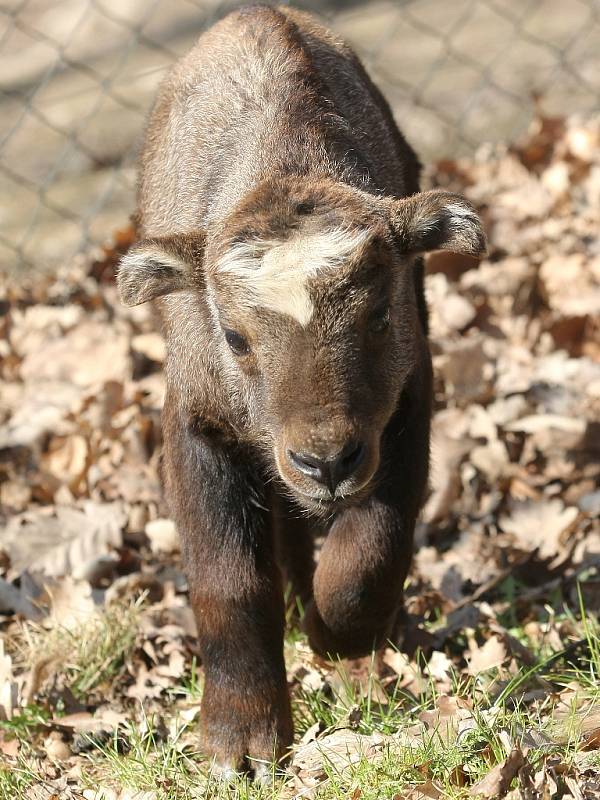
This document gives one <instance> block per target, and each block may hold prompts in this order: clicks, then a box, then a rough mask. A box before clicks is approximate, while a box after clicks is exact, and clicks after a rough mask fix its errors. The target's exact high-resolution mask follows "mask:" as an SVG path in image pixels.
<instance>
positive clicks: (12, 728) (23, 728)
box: [0, 704, 51, 739]
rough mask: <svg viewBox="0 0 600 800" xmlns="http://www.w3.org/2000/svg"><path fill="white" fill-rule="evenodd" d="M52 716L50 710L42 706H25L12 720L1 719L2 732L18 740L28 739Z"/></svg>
mask: <svg viewBox="0 0 600 800" xmlns="http://www.w3.org/2000/svg"><path fill="white" fill-rule="evenodd" d="M50 716H51V715H50V712H49V711H48V709H46V708H43V707H42V706H40V705H36V704H33V705H29V706H24V707H23V708H22V709H21V712H20V713H19V714H14V715H13V716H12V718H11V719H0V730H3V731H6V732H7V733H8V734H9V735H12V736H13V737H15V738H17V739H26V738H27V737H28V736H29V735H30V734H31V732H32V731H34V730H35V729H36V728H38V727H39V726H40V725H44V723H46V722H47V721H48V720H49V719H50Z"/></svg>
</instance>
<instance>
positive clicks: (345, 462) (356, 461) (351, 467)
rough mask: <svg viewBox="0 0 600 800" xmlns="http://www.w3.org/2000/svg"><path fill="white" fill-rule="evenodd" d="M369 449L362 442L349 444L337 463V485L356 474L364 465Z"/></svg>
mask: <svg viewBox="0 0 600 800" xmlns="http://www.w3.org/2000/svg"><path fill="white" fill-rule="evenodd" d="M366 452H367V448H366V447H365V445H364V444H363V443H362V442H349V443H348V444H347V445H346V446H345V447H344V449H343V450H342V451H341V453H340V454H339V456H338V457H337V459H336V461H335V477H336V484H338V483H341V481H343V480H344V478H347V477H348V476H349V475H351V474H352V473H353V472H355V471H356V470H357V469H358V467H359V465H360V464H361V463H362V461H363V459H364V457H365V454H366Z"/></svg>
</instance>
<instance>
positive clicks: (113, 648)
mask: <svg viewBox="0 0 600 800" xmlns="http://www.w3.org/2000/svg"><path fill="white" fill-rule="evenodd" d="M139 612H140V603H134V604H127V605H114V606H111V607H109V608H108V609H106V610H99V611H98V612H96V613H94V614H92V615H91V616H90V617H88V618H86V620H85V622H82V624H81V625H77V626H75V627H72V628H64V627H61V626H58V625H57V626H53V627H52V628H49V629H48V628H46V627H44V626H42V625H36V624H35V623H31V622H28V623H25V624H24V625H23V626H22V628H21V630H20V633H19V634H18V635H17V636H16V637H14V638H13V640H12V641H11V642H10V648H11V650H12V651H13V654H14V659H15V663H16V664H17V665H18V664H19V663H21V664H23V665H27V666H29V667H31V665H33V671H34V673H35V676H36V683H37V684H38V685H40V686H43V685H44V683H45V682H46V680H47V679H48V678H50V677H51V678H52V681H53V683H54V684H55V685H58V684H62V685H64V686H67V687H68V688H69V690H70V691H71V692H72V693H73V695H74V696H75V697H76V698H79V699H85V698H86V697H87V696H88V695H89V694H90V693H91V692H92V691H93V690H95V689H97V688H98V687H99V686H100V685H102V684H105V683H107V682H109V681H111V680H113V679H114V678H115V676H116V675H117V674H118V673H119V671H120V670H121V668H122V666H123V664H124V662H125V659H126V657H127V655H128V654H129V653H130V652H131V651H132V649H133V646H134V643H135V638H136V634H137V630H138V617H139Z"/></svg>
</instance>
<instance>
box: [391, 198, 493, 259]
mask: <svg viewBox="0 0 600 800" xmlns="http://www.w3.org/2000/svg"><path fill="white" fill-rule="evenodd" d="M391 223H392V229H393V231H394V233H395V234H396V237H397V240H398V243H399V245H400V249H401V251H402V252H403V253H407V254H409V253H411V254H412V253H424V252H426V251H428V250H451V251H452V252H454V253H464V254H465V255H469V256H481V255H484V254H485V252H486V241H485V234H484V232H483V228H482V225H481V220H480V219H479V215H478V214H477V212H476V211H475V209H474V208H473V206H472V205H471V204H470V203H469V202H468V201H467V200H465V199H464V197H461V196H460V195H459V194H454V193H453V192H444V191H440V190H434V191H431V192H420V193H418V194H415V195H412V197H405V198H403V199H401V200H394V202H393V204H392V211H391Z"/></svg>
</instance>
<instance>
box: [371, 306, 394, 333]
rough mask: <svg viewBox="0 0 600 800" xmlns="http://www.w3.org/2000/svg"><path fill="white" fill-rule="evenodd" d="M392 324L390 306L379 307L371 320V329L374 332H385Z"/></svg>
mask: <svg viewBox="0 0 600 800" xmlns="http://www.w3.org/2000/svg"><path fill="white" fill-rule="evenodd" d="M389 325H390V307H389V306H382V307H381V308H378V309H377V311H376V312H375V313H374V314H373V316H372V317H371V319H370V320H369V330H370V331H371V332H372V333H383V331H385V330H386V329H387V328H389Z"/></svg>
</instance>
